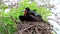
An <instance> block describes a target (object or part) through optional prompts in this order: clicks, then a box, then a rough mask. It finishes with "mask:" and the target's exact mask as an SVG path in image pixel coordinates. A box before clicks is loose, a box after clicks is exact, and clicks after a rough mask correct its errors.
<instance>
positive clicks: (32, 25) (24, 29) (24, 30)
mask: <svg viewBox="0 0 60 34" xmlns="http://www.w3.org/2000/svg"><path fill="white" fill-rule="evenodd" d="M31 27H33V25H31V26H30V27H28V28H25V29H23V30H22V29H21V32H23V31H25V30H27V29H29V28H31Z"/></svg>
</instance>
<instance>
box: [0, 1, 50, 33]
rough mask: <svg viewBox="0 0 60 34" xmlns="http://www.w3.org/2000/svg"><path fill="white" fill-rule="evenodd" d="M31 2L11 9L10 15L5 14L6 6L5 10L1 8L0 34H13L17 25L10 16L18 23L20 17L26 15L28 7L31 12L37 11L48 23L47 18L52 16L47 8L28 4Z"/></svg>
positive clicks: (25, 2)
mask: <svg viewBox="0 0 60 34" xmlns="http://www.w3.org/2000/svg"><path fill="white" fill-rule="evenodd" d="M28 2H29V0H24V2H20V3H19V8H11V10H10V11H9V12H8V13H5V9H7V8H8V7H7V6H4V7H3V8H2V7H1V6H0V8H1V9H3V10H2V11H1V12H0V32H1V34H13V33H14V32H15V30H16V23H15V22H14V21H13V20H12V19H11V17H10V16H12V17H13V19H15V20H16V21H17V22H18V20H19V18H18V17H19V15H24V14H23V13H24V12H23V11H24V9H25V8H26V7H29V8H30V9H31V10H34V9H36V10H37V11H36V12H37V13H39V14H40V15H41V16H42V18H43V19H44V20H45V21H47V18H46V17H47V16H49V15H50V11H48V10H47V9H46V8H45V7H39V8H38V7H37V3H36V2H32V3H28Z"/></svg>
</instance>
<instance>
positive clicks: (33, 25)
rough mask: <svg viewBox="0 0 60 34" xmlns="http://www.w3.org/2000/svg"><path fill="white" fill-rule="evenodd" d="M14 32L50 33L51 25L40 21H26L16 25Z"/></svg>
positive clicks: (27, 33) (17, 33)
mask: <svg viewBox="0 0 60 34" xmlns="http://www.w3.org/2000/svg"><path fill="white" fill-rule="evenodd" d="M15 34H52V33H51V25H50V24H49V23H45V22H43V21H41V22H26V21H24V22H23V23H21V24H18V25H17V31H16V32H15Z"/></svg>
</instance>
